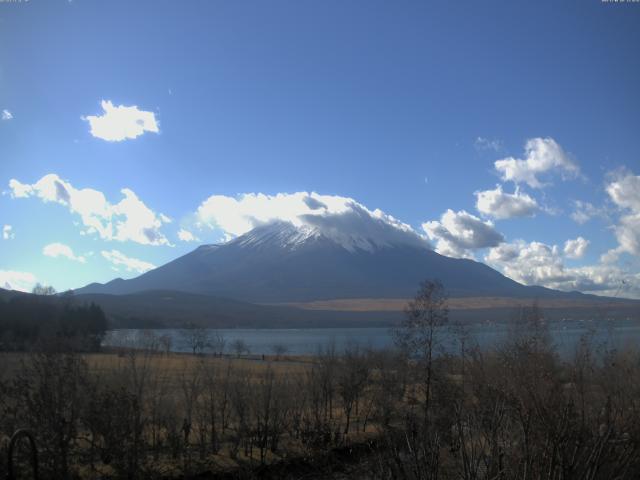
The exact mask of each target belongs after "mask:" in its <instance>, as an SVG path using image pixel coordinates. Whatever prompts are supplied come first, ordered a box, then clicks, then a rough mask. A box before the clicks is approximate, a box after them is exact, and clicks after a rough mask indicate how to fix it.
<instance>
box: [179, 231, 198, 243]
mask: <svg viewBox="0 0 640 480" xmlns="http://www.w3.org/2000/svg"><path fill="white" fill-rule="evenodd" d="M178 238H179V239H180V240H182V241H183V242H197V241H198V237H196V236H195V235H194V234H193V233H191V232H190V231H189V230H185V229H184V228H181V229H180V230H178Z"/></svg>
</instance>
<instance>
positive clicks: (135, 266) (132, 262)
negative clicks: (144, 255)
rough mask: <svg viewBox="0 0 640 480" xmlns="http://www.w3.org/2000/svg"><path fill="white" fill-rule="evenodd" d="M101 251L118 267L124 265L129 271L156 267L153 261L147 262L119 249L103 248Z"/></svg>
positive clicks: (141, 271)
mask: <svg viewBox="0 0 640 480" xmlns="http://www.w3.org/2000/svg"><path fill="white" fill-rule="evenodd" d="M100 253H101V254H102V256H103V257H104V258H105V259H107V261H109V262H110V263H111V264H112V265H114V266H115V267H116V268H117V267H120V266H122V267H124V268H125V269H126V270H127V271H128V272H137V273H144V272H147V271H149V270H151V269H153V268H156V266H155V265H154V264H153V263H149V262H145V261H144V260H139V259H137V258H132V257H127V256H126V255H125V254H124V253H122V252H120V251H119V250H111V251H107V250H103V251H102V252H100Z"/></svg>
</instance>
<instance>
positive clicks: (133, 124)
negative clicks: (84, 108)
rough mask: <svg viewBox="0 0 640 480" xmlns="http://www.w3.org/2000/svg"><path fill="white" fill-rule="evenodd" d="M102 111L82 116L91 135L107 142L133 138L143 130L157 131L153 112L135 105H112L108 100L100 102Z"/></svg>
mask: <svg viewBox="0 0 640 480" xmlns="http://www.w3.org/2000/svg"><path fill="white" fill-rule="evenodd" d="M100 105H101V106H102V109H103V110H104V113H103V114H102V115H88V116H86V117H83V119H84V120H86V121H88V122H89V125H90V127H91V135H93V136H94V137H96V138H101V139H102V140H107V141H109V142H121V141H123V140H127V139H134V138H137V137H139V136H140V135H142V134H143V133H144V132H153V133H158V132H159V129H158V122H157V121H156V116H155V114H154V113H153V112H146V111H144V110H139V109H138V107H137V106H135V105H133V106H131V107H126V106H124V105H119V106H117V107H116V106H114V105H113V103H111V101H110V100H102V102H101V103H100Z"/></svg>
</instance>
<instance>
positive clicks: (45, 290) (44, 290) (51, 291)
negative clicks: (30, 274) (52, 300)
mask: <svg viewBox="0 0 640 480" xmlns="http://www.w3.org/2000/svg"><path fill="white" fill-rule="evenodd" d="M31 293H33V294H34V295H55V294H56V289H55V288H53V287H51V286H47V285H42V284H41V283H36V285H35V286H34V287H33V290H31Z"/></svg>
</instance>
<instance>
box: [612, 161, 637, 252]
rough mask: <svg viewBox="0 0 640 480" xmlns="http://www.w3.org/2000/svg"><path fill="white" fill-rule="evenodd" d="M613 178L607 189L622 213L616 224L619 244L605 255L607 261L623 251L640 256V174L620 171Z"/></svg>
mask: <svg viewBox="0 0 640 480" xmlns="http://www.w3.org/2000/svg"><path fill="white" fill-rule="evenodd" d="M611 178H612V180H611V181H610V182H609V183H608V184H607V186H606V191H607V193H608V194H609V197H610V198H611V200H612V201H613V203H615V204H616V206H617V207H618V208H619V209H620V211H621V212H622V215H621V216H620V218H619V219H618V222H617V224H616V225H615V226H614V232H615V235H616V239H617V240H618V246H617V247H616V248H615V249H612V250H610V251H609V252H607V253H606V254H605V255H604V256H603V260H605V261H607V262H611V261H614V260H616V259H617V257H618V255H619V254H621V253H629V254H631V255H635V256H640V175H634V174H633V173H631V172H628V171H619V172H615V173H614V174H612V175H611Z"/></svg>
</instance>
